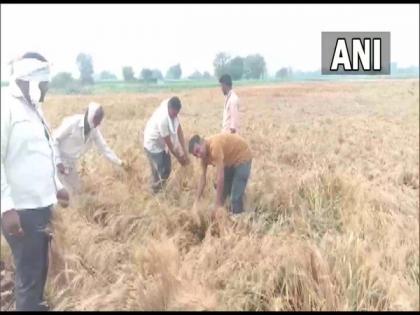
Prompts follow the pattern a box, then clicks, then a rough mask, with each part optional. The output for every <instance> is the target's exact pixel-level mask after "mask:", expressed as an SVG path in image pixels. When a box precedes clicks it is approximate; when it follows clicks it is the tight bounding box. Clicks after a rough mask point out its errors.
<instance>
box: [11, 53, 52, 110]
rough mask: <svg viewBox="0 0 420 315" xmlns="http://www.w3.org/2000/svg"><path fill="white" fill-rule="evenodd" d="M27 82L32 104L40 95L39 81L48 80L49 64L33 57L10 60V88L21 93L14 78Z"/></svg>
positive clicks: (36, 101) (37, 100) (37, 101)
mask: <svg viewBox="0 0 420 315" xmlns="http://www.w3.org/2000/svg"><path fill="white" fill-rule="evenodd" d="M17 79H19V80H22V81H28V82H29V96H30V98H31V102H32V103H33V104H36V105H37V104H38V103H39V100H40V97H41V90H40V89H39V82H44V81H50V65H49V63H48V62H46V61H41V60H38V59H35V58H18V59H16V60H14V61H13V62H12V75H11V88H12V90H15V91H18V93H19V94H21V91H20V89H19V87H18V86H17V85H16V80H17Z"/></svg>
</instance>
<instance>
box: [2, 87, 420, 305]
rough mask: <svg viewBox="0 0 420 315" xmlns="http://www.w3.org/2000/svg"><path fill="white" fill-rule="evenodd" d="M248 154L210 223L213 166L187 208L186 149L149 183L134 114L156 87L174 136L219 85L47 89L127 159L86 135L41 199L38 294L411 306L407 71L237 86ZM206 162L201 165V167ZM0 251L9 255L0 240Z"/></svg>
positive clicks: (196, 119) (210, 106)
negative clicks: (93, 146)
mask: <svg viewBox="0 0 420 315" xmlns="http://www.w3.org/2000/svg"><path fill="white" fill-rule="evenodd" d="M235 90H236V91H237V94H238V95H239V97H240V98H241V119H242V120H241V124H242V130H241V131H240V133H241V134H242V136H243V137H244V138H245V139H247V141H248V142H249V144H250V146H251V148H252V150H253V152H254V155H255V159H254V161H253V165H252V171H251V178H250V181H249V184H248V187H247V198H246V205H247V209H248V212H247V213H245V214H242V215H240V216H237V217H230V216H225V217H224V218H221V219H220V220H219V221H217V222H211V221H210V218H209V211H210V210H211V209H212V207H213V205H214V201H215V190H214V188H213V185H212V180H210V181H208V185H207V188H206V193H205V197H204V199H203V200H202V202H201V204H200V205H199V206H198V207H197V208H195V209H193V208H192V205H193V202H194V197H195V191H196V184H197V181H198V174H199V171H200V169H199V163H198V160H196V159H195V158H194V157H191V160H192V161H193V163H192V164H190V166H189V167H187V168H181V167H180V165H179V164H178V163H177V162H176V160H175V159H172V166H173V172H172V174H171V177H170V180H169V183H168V186H167V189H166V191H165V192H164V193H161V194H159V195H157V196H152V195H151V194H150V192H149V176H150V170H149V164H148V161H147V159H146V156H145V154H144V152H143V147H142V141H143V129H144V127H145V123H146V121H147V119H148V118H149V117H150V115H151V113H152V112H153V110H154V109H155V108H156V107H157V106H158V105H159V103H160V102H161V101H162V100H163V99H164V98H166V97H169V96H172V95H177V96H179V97H180V99H181V102H182V104H183V107H182V110H181V112H180V120H181V124H182V126H183V128H184V133H185V134H186V137H187V138H188V137H190V136H192V135H193V134H195V133H198V134H200V135H203V136H208V135H212V134H215V133H217V132H218V131H219V130H220V129H221V120H222V111H223V104H224V98H223V95H222V93H221V91H220V89H219V88H211V89H193V90H185V91H183V92H180V93H175V94H172V93H169V92H168V93H159V94H134V93H133V94H104V95H92V96H89V95H84V96H54V95H50V96H49V98H48V99H47V102H46V103H45V104H44V112H45V115H46V117H47V119H48V121H49V123H50V125H51V126H52V127H53V128H55V127H57V126H58V124H59V123H60V121H61V120H62V119H63V118H64V117H65V116H67V115H71V114H75V113H83V112H84V110H85V109H86V107H87V104H88V103H89V102H90V101H97V102H99V103H101V104H102V105H103V106H104V109H105V115H106V116H105V120H104V121H103V123H102V125H101V127H100V128H101V130H102V132H103V134H104V136H105V138H106V139H107V141H108V144H109V145H110V147H111V148H113V150H114V151H115V152H116V153H117V154H118V155H119V156H120V157H121V158H122V159H124V160H126V161H127V162H128V164H129V169H128V171H127V172H124V171H121V170H119V169H117V168H114V167H113V166H112V165H111V164H110V163H109V162H108V161H106V160H105V159H104V158H103V157H101V156H99V155H98V154H97V153H96V152H95V150H92V151H90V152H89V154H87V155H86V156H85V158H84V159H83V161H82V162H81V165H80V170H81V174H82V180H83V184H84V187H85V189H84V192H83V193H82V194H81V195H80V196H79V198H78V199H77V200H72V204H71V205H70V207H68V208H60V207H57V208H56V214H55V219H54V235H55V238H54V242H53V244H52V249H53V253H52V255H51V256H52V257H51V258H52V261H51V268H50V275H49V280H48V285H47V289H46V290H47V292H46V294H47V298H48V301H49V303H50V304H51V306H52V308H53V309H54V310H419V307H420V306H419V81H418V80H395V81H392V80H386V81H367V82H364V81H358V82H337V83H303V84H302V83H301V84H298V83H296V84H282V85H270V86H258V87H238V88H237V89H235ZM210 175H211V176H213V175H214V173H210ZM1 249H2V253H1V255H2V259H3V260H4V261H5V263H6V266H9V268H12V267H10V266H12V263H11V255H10V251H9V247H8V246H7V244H6V242H5V241H4V239H2V247H1Z"/></svg>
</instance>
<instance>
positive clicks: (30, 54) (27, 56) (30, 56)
mask: <svg viewBox="0 0 420 315" xmlns="http://www.w3.org/2000/svg"><path fill="white" fill-rule="evenodd" d="M22 59H37V60H39V61H43V62H47V59H45V57H44V56H43V55H41V54H39V53H37V52H32V51H30V52H27V53H25V54H24V55H23V56H22Z"/></svg>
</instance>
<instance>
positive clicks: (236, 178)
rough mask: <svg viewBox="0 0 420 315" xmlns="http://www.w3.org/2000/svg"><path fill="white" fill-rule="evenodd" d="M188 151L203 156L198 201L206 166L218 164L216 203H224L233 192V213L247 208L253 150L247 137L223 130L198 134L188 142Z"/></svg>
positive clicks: (217, 204)
mask: <svg viewBox="0 0 420 315" xmlns="http://www.w3.org/2000/svg"><path fill="white" fill-rule="evenodd" d="M188 150H189V152H190V153H191V154H193V155H194V156H195V157H197V158H200V159H201V166H202V175H201V178H200V182H199V186H198V191H197V199H196V201H198V200H199V199H200V198H201V196H202V194H203V191H204V187H205V185H206V174H207V166H208V165H213V166H215V167H216V176H217V186H216V190H217V198H216V207H222V206H223V204H224V202H225V200H226V197H228V196H230V207H229V208H230V210H231V211H232V212H233V213H234V214H237V213H241V212H243V211H244V207H243V197H244V194H245V189H246V185H247V183H248V178H249V175H250V173H251V165H252V152H251V150H250V148H249V145H248V144H247V143H246V141H245V140H244V139H243V138H242V137H241V136H239V135H237V134H230V133H221V134H217V135H214V136H211V137H209V138H207V139H202V138H201V137H200V136H198V135H195V136H193V137H192V138H191V140H190V142H189V148H188Z"/></svg>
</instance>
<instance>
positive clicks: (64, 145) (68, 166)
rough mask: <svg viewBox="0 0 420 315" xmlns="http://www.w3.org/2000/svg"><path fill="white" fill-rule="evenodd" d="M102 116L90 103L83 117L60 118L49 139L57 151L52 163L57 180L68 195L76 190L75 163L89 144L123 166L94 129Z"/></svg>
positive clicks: (76, 173)
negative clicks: (61, 183)
mask: <svg viewBox="0 0 420 315" xmlns="http://www.w3.org/2000/svg"><path fill="white" fill-rule="evenodd" d="M104 115H105V114H104V110H103V108H102V106H101V105H99V104H98V103H94V102H91V103H90V104H89V106H88V109H87V111H86V112H85V114H84V115H73V116H70V117H67V118H64V120H63V122H62V123H61V125H60V126H59V127H58V128H57V129H56V130H54V133H53V138H54V145H55V149H56V152H57V156H56V164H57V168H58V171H59V178H60V180H62V182H63V184H64V185H65V186H66V188H67V189H69V190H70V191H71V192H72V193H78V192H79V191H80V180H79V175H78V172H77V161H78V160H79V159H80V157H81V156H82V155H83V154H85V153H86V152H87V151H88V150H89V149H90V148H91V147H92V145H93V144H95V146H96V148H97V149H98V151H99V152H100V153H101V154H103V155H104V156H105V157H106V158H107V159H108V160H109V161H110V162H112V163H113V164H115V165H118V166H123V164H124V163H123V161H122V160H120V159H119V158H118V156H117V155H116V154H115V153H114V152H113V151H112V150H111V149H110V148H109V146H108V145H107V143H106V141H105V139H104V137H103V136H102V134H101V132H100V130H99V129H98V126H99V125H100V124H101V122H102V120H103V118H104Z"/></svg>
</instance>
